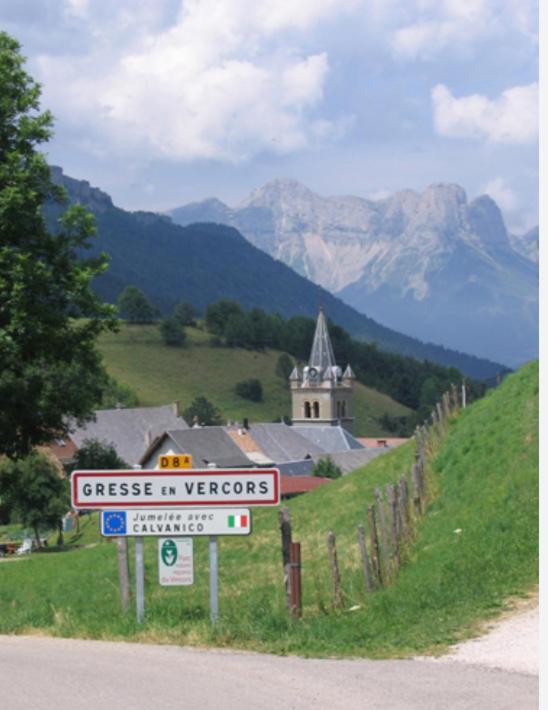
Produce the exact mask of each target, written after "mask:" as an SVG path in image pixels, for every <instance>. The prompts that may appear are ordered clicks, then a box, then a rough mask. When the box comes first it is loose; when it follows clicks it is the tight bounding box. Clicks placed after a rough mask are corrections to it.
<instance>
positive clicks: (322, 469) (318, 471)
mask: <svg viewBox="0 0 548 710" xmlns="http://www.w3.org/2000/svg"><path fill="white" fill-rule="evenodd" d="M312 475H313V476H317V477H318V478H340V477H341V476H342V471H341V469H340V468H339V466H337V464H336V463H335V462H334V461H333V459H332V458H331V456H326V457H325V458H321V459H320V460H319V461H318V463H317V464H315V466H314V468H313V469H312Z"/></svg>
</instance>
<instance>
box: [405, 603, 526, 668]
mask: <svg viewBox="0 0 548 710" xmlns="http://www.w3.org/2000/svg"><path fill="white" fill-rule="evenodd" d="M538 636H539V602H538V595H535V597H534V598H530V599H527V600H521V601H519V602H517V603H516V604H515V605H514V608H513V609H512V610H511V611H509V612H505V613H504V614H503V615H502V616H501V617H499V619H497V620H496V621H494V622H491V623H489V624H488V625H487V626H486V627H485V628H484V635H482V636H479V637H478V638H474V639H471V640H468V641H463V642H461V643H459V644H457V645H455V646H453V647H452V648H451V650H450V652H449V653H448V654H447V655H445V656H440V657H438V658H434V659H433V658H432V656H419V657H417V658H416V660H428V661H434V662H435V663H454V662H455V661H456V662H458V663H466V664H469V665H473V666H484V667H486V668H497V669H499V670H505V671H510V672H514V673H525V674H527V675H537V676H538V674H539V637H538Z"/></svg>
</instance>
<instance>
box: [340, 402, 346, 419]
mask: <svg viewBox="0 0 548 710" xmlns="http://www.w3.org/2000/svg"><path fill="white" fill-rule="evenodd" d="M341 416H342V417H346V402H343V403H342V405H341Z"/></svg>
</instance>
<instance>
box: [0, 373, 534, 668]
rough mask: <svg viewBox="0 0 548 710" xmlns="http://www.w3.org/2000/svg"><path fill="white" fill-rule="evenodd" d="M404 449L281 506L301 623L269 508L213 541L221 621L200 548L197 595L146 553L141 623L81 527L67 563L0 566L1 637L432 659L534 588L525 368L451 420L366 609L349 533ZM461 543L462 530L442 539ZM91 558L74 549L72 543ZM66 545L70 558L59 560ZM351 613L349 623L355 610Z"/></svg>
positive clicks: (91, 533) (530, 382) (529, 401)
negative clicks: (239, 530)
mask: <svg viewBox="0 0 548 710" xmlns="http://www.w3.org/2000/svg"><path fill="white" fill-rule="evenodd" d="M412 459H413V448H412V444H407V445H405V446H403V447H400V448H399V449H396V450H394V451H392V452H390V453H388V454H386V455H384V456H382V457H380V458H378V459H375V460H374V461H373V462H371V463H370V464H369V465H368V466H367V467H365V468H364V469H361V470H359V471H356V472H354V473H353V474H351V475H349V476H347V477H345V478H343V479H341V480H339V481H335V482H333V483H330V484H329V485H327V486H324V487H322V488H321V489H319V490H317V491H315V492H314V493H310V494H307V495H306V496H302V497H300V498H297V499H295V500H293V501H291V502H290V506H289V507H290V509H291V515H292V519H293V524H294V539H296V540H300V541H301V543H302V552H303V591H304V617H303V619H302V620H301V621H292V620H290V619H288V617H287V614H286V612H285V609H284V599H283V590H282V574H281V560H280V547H279V532H278V527H277V511H276V510H256V511H254V513H253V528H254V529H253V533H252V534H251V535H250V536H249V537H247V538H238V539H227V538H224V539H221V540H220V545H219V547H220V550H219V561H220V610H221V621H220V623H219V624H218V626H217V628H216V629H214V630H212V628H211V626H210V624H209V621H208V575H207V548H206V541H205V540H201V539H198V540H196V541H195V580H196V581H195V584H194V586H193V587H186V588H183V587H181V588H175V589H166V588H161V587H160V586H159V585H158V583H157V566H156V554H157V553H156V543H155V542H154V541H153V540H152V539H149V540H147V543H146V576H147V580H146V600H147V612H146V622H145V624H144V626H143V627H141V628H139V627H137V625H136V624H135V622H134V614H133V613H131V614H130V615H129V616H128V617H127V618H124V617H123V616H122V615H121V614H120V612H119V606H118V589H117V572H116V551H115V546H114V544H113V543H112V542H110V543H109V542H101V541H99V537H98V534H97V520H96V518H90V519H88V520H87V521H86V522H85V523H84V525H83V527H82V535H81V537H80V538H79V539H74V538H73V539H72V545H69V551H67V552H59V553H55V552H50V553H49V554H34V555H32V557H30V558H29V559H25V560H23V561H20V562H17V563H0V632H4V633H36V632H39V633H48V634H54V635H61V636H79V637H89V638H111V639H114V638H125V639H131V640H146V641H158V642H166V643H180V644H203V645H208V644H211V645H224V646H232V647H239V648H252V649H257V650H261V651H274V652H277V653H299V654H308V655H356V656H361V655H366V656H371V657H390V656H406V655H410V654H416V653H424V652H427V651H436V650H439V649H442V648H443V647H444V646H445V645H447V644H449V643H452V642H454V641H456V640H458V639H460V638H463V637H466V636H467V635H469V634H470V633H471V632H472V631H473V629H474V628H475V627H476V626H477V624H478V622H480V621H481V620H483V619H486V618H488V617H490V616H492V615H494V614H496V613H497V612H499V611H500V610H501V609H503V608H504V607H505V604H506V600H507V599H508V598H509V597H511V596H513V595H526V594H527V593H528V592H529V591H531V590H532V589H534V588H535V585H536V583H537V579H538V569H537V562H538V366H537V365H536V364H531V365H528V366H527V367H525V368H523V369H522V370H521V371H519V372H518V373H516V374H514V375H512V376H511V377H509V378H508V379H507V380H506V381H505V382H504V383H503V384H502V385H501V387H499V388H498V389H497V390H495V391H493V392H491V393H489V394H488V395H487V397H485V399H483V400H481V401H479V402H477V403H475V404H474V405H472V406H470V407H469V408H467V409H466V410H465V411H464V412H463V413H462V415H461V416H459V417H458V418H456V419H455V420H453V421H452V422H451V424H450V427H449V432H448V435H447V438H446V441H445V443H444V445H443V447H442V450H441V452H440V454H439V455H438V457H437V459H436V460H435V462H434V466H433V477H434V484H435V486H436V488H437V491H438V495H437V498H436V500H435V501H434V502H433V503H432V504H431V505H430V507H429V509H428V511H427V513H426V515H425V516H424V517H423V518H422V519H421V521H420V523H419V534H418V538H417V540H416V542H415V543H414V545H413V547H412V549H411V550H410V551H409V554H408V556H407V560H406V561H405V563H404V565H403V567H402V569H401V572H400V575H399V577H398V579H397V580H396V582H395V583H394V584H393V586H392V587H390V588H388V589H386V590H382V591H379V592H376V593H375V594H373V595H371V596H369V597H368V596H367V594H365V593H364V590H363V582H362V577H361V572H360V567H359V555H358V548H357V545H356V526H357V525H358V524H359V523H360V522H363V518H364V509H365V506H366V504H367V503H370V502H372V499H373V490H374V487H375V486H376V485H380V484H385V483H386V482H389V481H394V480H396V478H397V477H399V476H400V475H401V473H402V472H403V471H406V470H408V469H409V467H410V465H411V462H412ZM330 529H331V530H333V531H334V532H335V533H336V535H337V545H338V553H339V560H340V565H341V572H342V582H343V588H344V592H345V610H344V611H342V612H333V611H332V610H331V598H332V595H331V585H330V576H329V567H328V562H327V554H326V544H325V540H326V535H327V532H328V530H330ZM457 530H460V531H461V532H455V531H457ZM83 544H87V545H91V546H88V547H87V548H77V545H83ZM71 547H73V548H74V549H70V548H71ZM356 606H357V607H359V608H357V609H354V610H353V611H350V609H351V608H352V607H356Z"/></svg>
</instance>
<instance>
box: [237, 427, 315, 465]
mask: <svg viewBox="0 0 548 710" xmlns="http://www.w3.org/2000/svg"><path fill="white" fill-rule="evenodd" d="M299 429H300V428H299ZM249 432H250V434H251V436H252V437H253V439H254V441H255V442H256V443H257V444H258V446H259V447H260V448H261V451H263V452H264V453H265V454H266V455H267V456H268V457H269V458H270V459H271V460H272V461H274V462H275V463H276V464H281V463H287V462H288V461H301V460H303V459H305V458H307V457H310V456H312V455H313V454H319V453H322V452H325V450H324V449H322V448H321V447H320V446H318V445H317V444H315V443H314V442H312V441H311V440H310V439H308V438H305V437H302V436H301V435H300V431H297V428H296V427H292V426H288V425H287V424H252V425H251V426H250V428H249Z"/></svg>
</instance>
